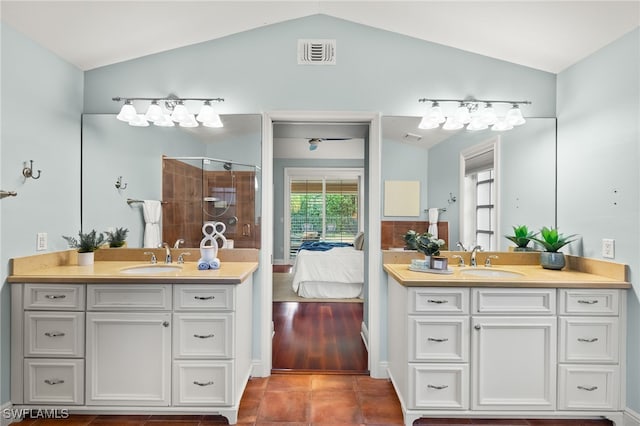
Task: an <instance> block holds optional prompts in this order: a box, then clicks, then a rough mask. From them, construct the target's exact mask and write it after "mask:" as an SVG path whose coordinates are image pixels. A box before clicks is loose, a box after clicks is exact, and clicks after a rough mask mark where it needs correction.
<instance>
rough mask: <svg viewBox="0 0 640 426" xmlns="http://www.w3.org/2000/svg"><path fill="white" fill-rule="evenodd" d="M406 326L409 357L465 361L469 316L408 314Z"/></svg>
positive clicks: (467, 346)
mask: <svg viewBox="0 0 640 426" xmlns="http://www.w3.org/2000/svg"><path fill="white" fill-rule="evenodd" d="M409 330H411V332H412V335H411V337H410V339H409V348H410V355H409V358H410V359H409V361H431V362H433V361H436V362H437V361H446V362H467V361H468V359H469V318H468V317H465V316H458V317H446V316H435V317H426V316H411V317H409Z"/></svg>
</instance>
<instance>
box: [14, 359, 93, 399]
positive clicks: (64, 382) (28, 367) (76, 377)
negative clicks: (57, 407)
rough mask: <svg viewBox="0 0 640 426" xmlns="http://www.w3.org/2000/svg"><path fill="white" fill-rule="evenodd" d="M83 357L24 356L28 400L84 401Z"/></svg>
mask: <svg viewBox="0 0 640 426" xmlns="http://www.w3.org/2000/svg"><path fill="white" fill-rule="evenodd" d="M83 383H84V361H83V360H81V359H25V360H24V384H25V388H24V402H25V403H26V404H68V405H82V404H83V403H84V396H83V395H84V387H83Z"/></svg>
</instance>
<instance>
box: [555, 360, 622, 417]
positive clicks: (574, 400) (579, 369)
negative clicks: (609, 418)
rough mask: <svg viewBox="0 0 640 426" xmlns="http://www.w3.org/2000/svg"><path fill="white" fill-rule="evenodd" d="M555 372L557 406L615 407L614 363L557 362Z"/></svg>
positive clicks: (569, 407) (615, 370)
mask: <svg viewBox="0 0 640 426" xmlns="http://www.w3.org/2000/svg"><path fill="white" fill-rule="evenodd" d="M559 373H560V377H559V379H558V383H559V396H558V408H559V409H561V410H617V409H618V388H619V386H620V385H619V379H618V376H619V370H618V367H617V366H615V365H611V366H607V365H605V366H584V365H561V366H560V368H559Z"/></svg>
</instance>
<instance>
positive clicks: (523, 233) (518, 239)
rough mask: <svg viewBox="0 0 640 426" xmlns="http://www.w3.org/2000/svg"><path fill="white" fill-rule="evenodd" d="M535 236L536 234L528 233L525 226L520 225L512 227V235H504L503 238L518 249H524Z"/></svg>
mask: <svg viewBox="0 0 640 426" xmlns="http://www.w3.org/2000/svg"><path fill="white" fill-rule="evenodd" d="M536 235H538V233H537V232H533V231H529V228H527V225H520V226H514V227H513V235H505V238H506V239H508V240H509V241H511V242H513V243H514V244H515V245H516V246H518V247H526V246H527V245H529V242H530V241H531V240H532V239H533V238H534V237H535V236H536Z"/></svg>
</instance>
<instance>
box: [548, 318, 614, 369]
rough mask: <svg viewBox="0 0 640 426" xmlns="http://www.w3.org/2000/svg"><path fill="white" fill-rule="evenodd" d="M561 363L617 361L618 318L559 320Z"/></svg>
mask: <svg viewBox="0 0 640 426" xmlns="http://www.w3.org/2000/svg"><path fill="white" fill-rule="evenodd" d="M560 362H589V363H593V362H608V363H617V362H618V318H614V317H595V318H594V317H561V318H560Z"/></svg>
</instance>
